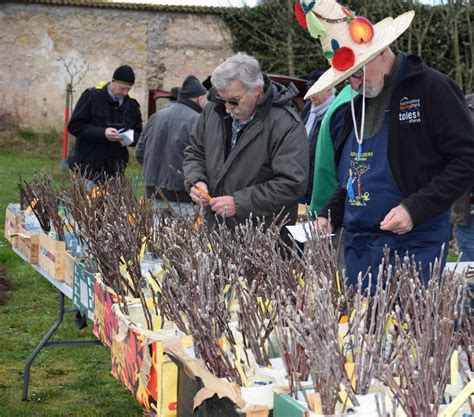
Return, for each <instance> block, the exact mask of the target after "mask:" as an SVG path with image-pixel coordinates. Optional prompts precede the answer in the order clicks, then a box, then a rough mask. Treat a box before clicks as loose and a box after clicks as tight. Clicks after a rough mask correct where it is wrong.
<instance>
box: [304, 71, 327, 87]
mask: <svg viewBox="0 0 474 417" xmlns="http://www.w3.org/2000/svg"><path fill="white" fill-rule="evenodd" d="M323 74H324V71H321V70H318V69H316V70H314V71H311V72H310V73H309V74H308V77H307V78H308V79H307V80H306V87H308V88H309V87H311V86H312V85H313V84H314V83H315V82H316V81H318V80H319V77H321V75H323Z"/></svg>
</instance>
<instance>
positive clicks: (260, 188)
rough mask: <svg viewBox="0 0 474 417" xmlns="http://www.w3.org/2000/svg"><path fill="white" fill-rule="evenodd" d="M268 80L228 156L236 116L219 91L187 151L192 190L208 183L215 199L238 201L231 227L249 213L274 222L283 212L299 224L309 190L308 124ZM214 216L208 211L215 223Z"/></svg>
mask: <svg viewBox="0 0 474 417" xmlns="http://www.w3.org/2000/svg"><path fill="white" fill-rule="evenodd" d="M264 80H265V85H264V89H263V94H262V97H261V99H260V100H259V102H258V103H257V109H256V113H255V116H254V117H253V119H252V121H251V122H250V123H249V125H247V126H246V127H245V129H243V130H242V131H241V132H239V137H238V140H237V143H236V145H235V148H234V149H233V150H232V151H231V152H230V153H228V155H226V154H227V151H226V149H227V144H228V143H229V140H230V136H231V124H232V118H231V116H230V115H229V114H228V113H227V112H226V109H225V106H224V105H223V104H222V103H218V102H217V101H216V99H215V95H216V92H215V90H214V89H213V90H211V92H210V93H209V97H208V99H209V103H208V105H207V106H206V108H205V109H204V111H203V113H202V114H201V116H200V118H199V120H198V123H197V125H196V127H195V129H194V131H193V133H192V135H191V142H190V145H189V146H188V147H187V148H186V149H185V151H184V155H185V156H184V174H185V177H186V180H187V187H188V189H189V188H190V187H191V186H192V184H195V183H196V182H198V181H203V182H205V183H206V184H207V186H208V188H209V194H210V195H211V196H212V197H216V196H223V195H230V196H233V197H234V201H235V206H236V215H235V217H234V218H231V219H226V221H227V223H228V224H229V225H235V224H236V223H241V222H243V221H245V219H247V218H248V217H249V216H250V215H252V216H258V217H262V216H265V217H266V218H267V221H270V220H271V218H272V217H273V215H274V214H279V213H280V211H281V210H282V209H283V208H284V209H285V210H284V214H288V215H289V217H290V219H289V220H290V222H291V223H294V222H295V221H296V215H297V208H298V200H299V199H300V198H301V197H302V196H303V195H304V193H305V192H306V186H307V181H308V170H309V156H308V155H309V149H308V144H307V140H306V131H305V129H304V125H303V122H302V120H301V118H300V116H299V114H298V113H297V112H296V111H295V110H294V109H293V108H292V107H291V100H292V95H291V93H290V92H289V91H288V90H287V89H286V88H285V87H284V86H282V85H280V84H277V83H273V82H271V81H270V79H269V78H268V77H266V76H264ZM209 214H210V210H209V208H208V220H209V221H212V218H214V216H209Z"/></svg>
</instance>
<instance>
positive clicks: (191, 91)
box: [179, 75, 207, 98]
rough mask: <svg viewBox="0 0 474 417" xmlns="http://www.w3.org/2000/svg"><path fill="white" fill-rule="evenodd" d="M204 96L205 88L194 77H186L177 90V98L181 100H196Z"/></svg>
mask: <svg viewBox="0 0 474 417" xmlns="http://www.w3.org/2000/svg"><path fill="white" fill-rule="evenodd" d="M205 94H207V90H206V88H205V87H204V86H203V85H202V84H201V82H200V81H199V80H198V79H197V78H196V77H195V76H194V75H188V76H187V77H186V79H185V80H184V81H183V85H182V86H181V88H180V90H179V96H180V97H182V98H196V97H200V96H203V95H205Z"/></svg>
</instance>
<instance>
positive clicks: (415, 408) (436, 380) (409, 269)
mask: <svg viewBox="0 0 474 417" xmlns="http://www.w3.org/2000/svg"><path fill="white" fill-rule="evenodd" d="M393 278H394V279H396V280H398V281H399V282H400V283H401V286H402V287H403V286H404V287H405V288H404V290H403V291H401V296H400V299H399V304H398V305H396V307H395V310H394V311H393V312H392V316H393V319H394V321H395V325H396V328H395V329H394V330H393V335H392V343H393V348H394V352H395V354H396V360H395V361H394V363H393V364H390V365H389V364H387V363H384V361H383V360H381V358H379V360H380V366H381V367H382V369H383V373H382V375H381V379H382V381H383V382H384V383H385V384H386V385H387V386H388V387H389V388H390V390H391V391H392V393H393V395H394V396H395V398H397V400H398V401H399V403H400V406H401V407H402V408H403V410H404V411H405V413H407V415H410V416H414V417H418V416H419V417H421V416H423V417H431V416H436V415H438V409H439V406H440V404H441V402H442V400H443V395H444V391H445V388H446V384H447V382H448V376H449V364H450V358H451V355H452V354H453V352H454V350H455V349H456V347H457V345H458V343H459V338H458V334H457V330H456V326H457V325H458V324H459V323H461V321H462V314H463V309H462V305H463V302H464V293H465V284H464V277H463V276H462V275H459V274H453V273H450V272H445V273H444V276H443V277H441V264H440V262H438V261H436V262H435V264H434V266H433V270H432V275H431V279H430V281H429V282H428V285H427V287H426V288H425V286H424V285H423V282H422V281H421V280H420V278H419V275H418V271H417V268H416V263H415V261H413V260H412V261H411V260H410V259H409V258H408V257H405V258H404V259H403V262H402V261H401V260H400V258H398V257H396V258H395V268H394V277H393Z"/></svg>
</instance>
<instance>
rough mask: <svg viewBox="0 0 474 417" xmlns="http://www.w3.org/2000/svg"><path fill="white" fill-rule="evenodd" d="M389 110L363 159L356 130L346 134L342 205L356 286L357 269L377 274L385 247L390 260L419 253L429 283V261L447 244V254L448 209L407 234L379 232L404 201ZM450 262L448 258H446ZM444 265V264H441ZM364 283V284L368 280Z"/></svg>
mask: <svg viewBox="0 0 474 417" xmlns="http://www.w3.org/2000/svg"><path fill="white" fill-rule="evenodd" d="M387 140H388V111H386V112H385V117H384V121H383V124H382V128H381V129H380V130H379V131H378V132H377V133H376V134H375V135H373V136H372V137H370V138H368V139H365V140H364V142H363V146H362V153H361V155H360V157H359V155H358V148H359V144H358V143H357V140H356V138H355V134H354V132H352V133H351V135H350V136H349V137H348V139H347V142H346V144H345V145H344V150H343V152H342V157H341V160H340V163H339V166H338V179H339V183H340V184H341V186H342V188H344V189H345V190H346V191H347V196H346V201H345V207H344V226H345V229H346V233H345V242H344V244H345V258H346V265H347V270H346V272H347V277H348V282H349V284H352V285H356V284H357V276H358V274H359V272H362V274H363V275H364V274H365V273H366V272H367V269H368V268H369V267H370V269H371V273H372V275H373V276H376V275H377V273H378V268H379V265H380V262H381V260H382V258H383V249H384V247H385V245H387V246H388V247H389V248H390V254H391V262H392V263H393V255H394V252H395V251H396V252H397V253H398V254H399V255H400V256H405V254H406V252H407V251H408V253H409V255H410V256H412V255H414V256H415V260H416V262H417V264H419V263H420V262H421V264H422V271H421V272H422V274H423V280H424V281H425V283H426V282H427V281H428V279H429V268H430V266H429V263H430V262H431V263H433V262H434V260H435V258H436V257H438V258H439V256H440V253H441V246H442V244H443V243H444V244H445V253H444V255H446V254H447V250H448V242H449V235H450V211H449V210H448V211H446V212H443V213H441V214H439V215H438V216H436V217H433V218H431V219H428V220H426V221H425V222H423V223H422V224H419V225H417V226H416V227H414V228H413V229H412V230H411V231H410V232H409V233H406V234H403V235H397V234H394V233H391V232H385V231H382V230H380V222H381V221H382V220H383V219H384V218H385V216H386V215H387V214H388V212H389V211H390V210H391V209H392V208H394V207H396V206H398V205H399V204H400V202H401V201H402V200H403V199H404V197H403V195H402V193H401V192H400V189H399V188H398V185H397V183H396V182H395V179H394V178H393V175H392V170H391V168H390V164H389V161H388V158H387ZM443 260H444V262H445V260H446V258H445V256H444V258H443ZM443 267H444V263H443ZM365 285H366V283H365Z"/></svg>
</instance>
